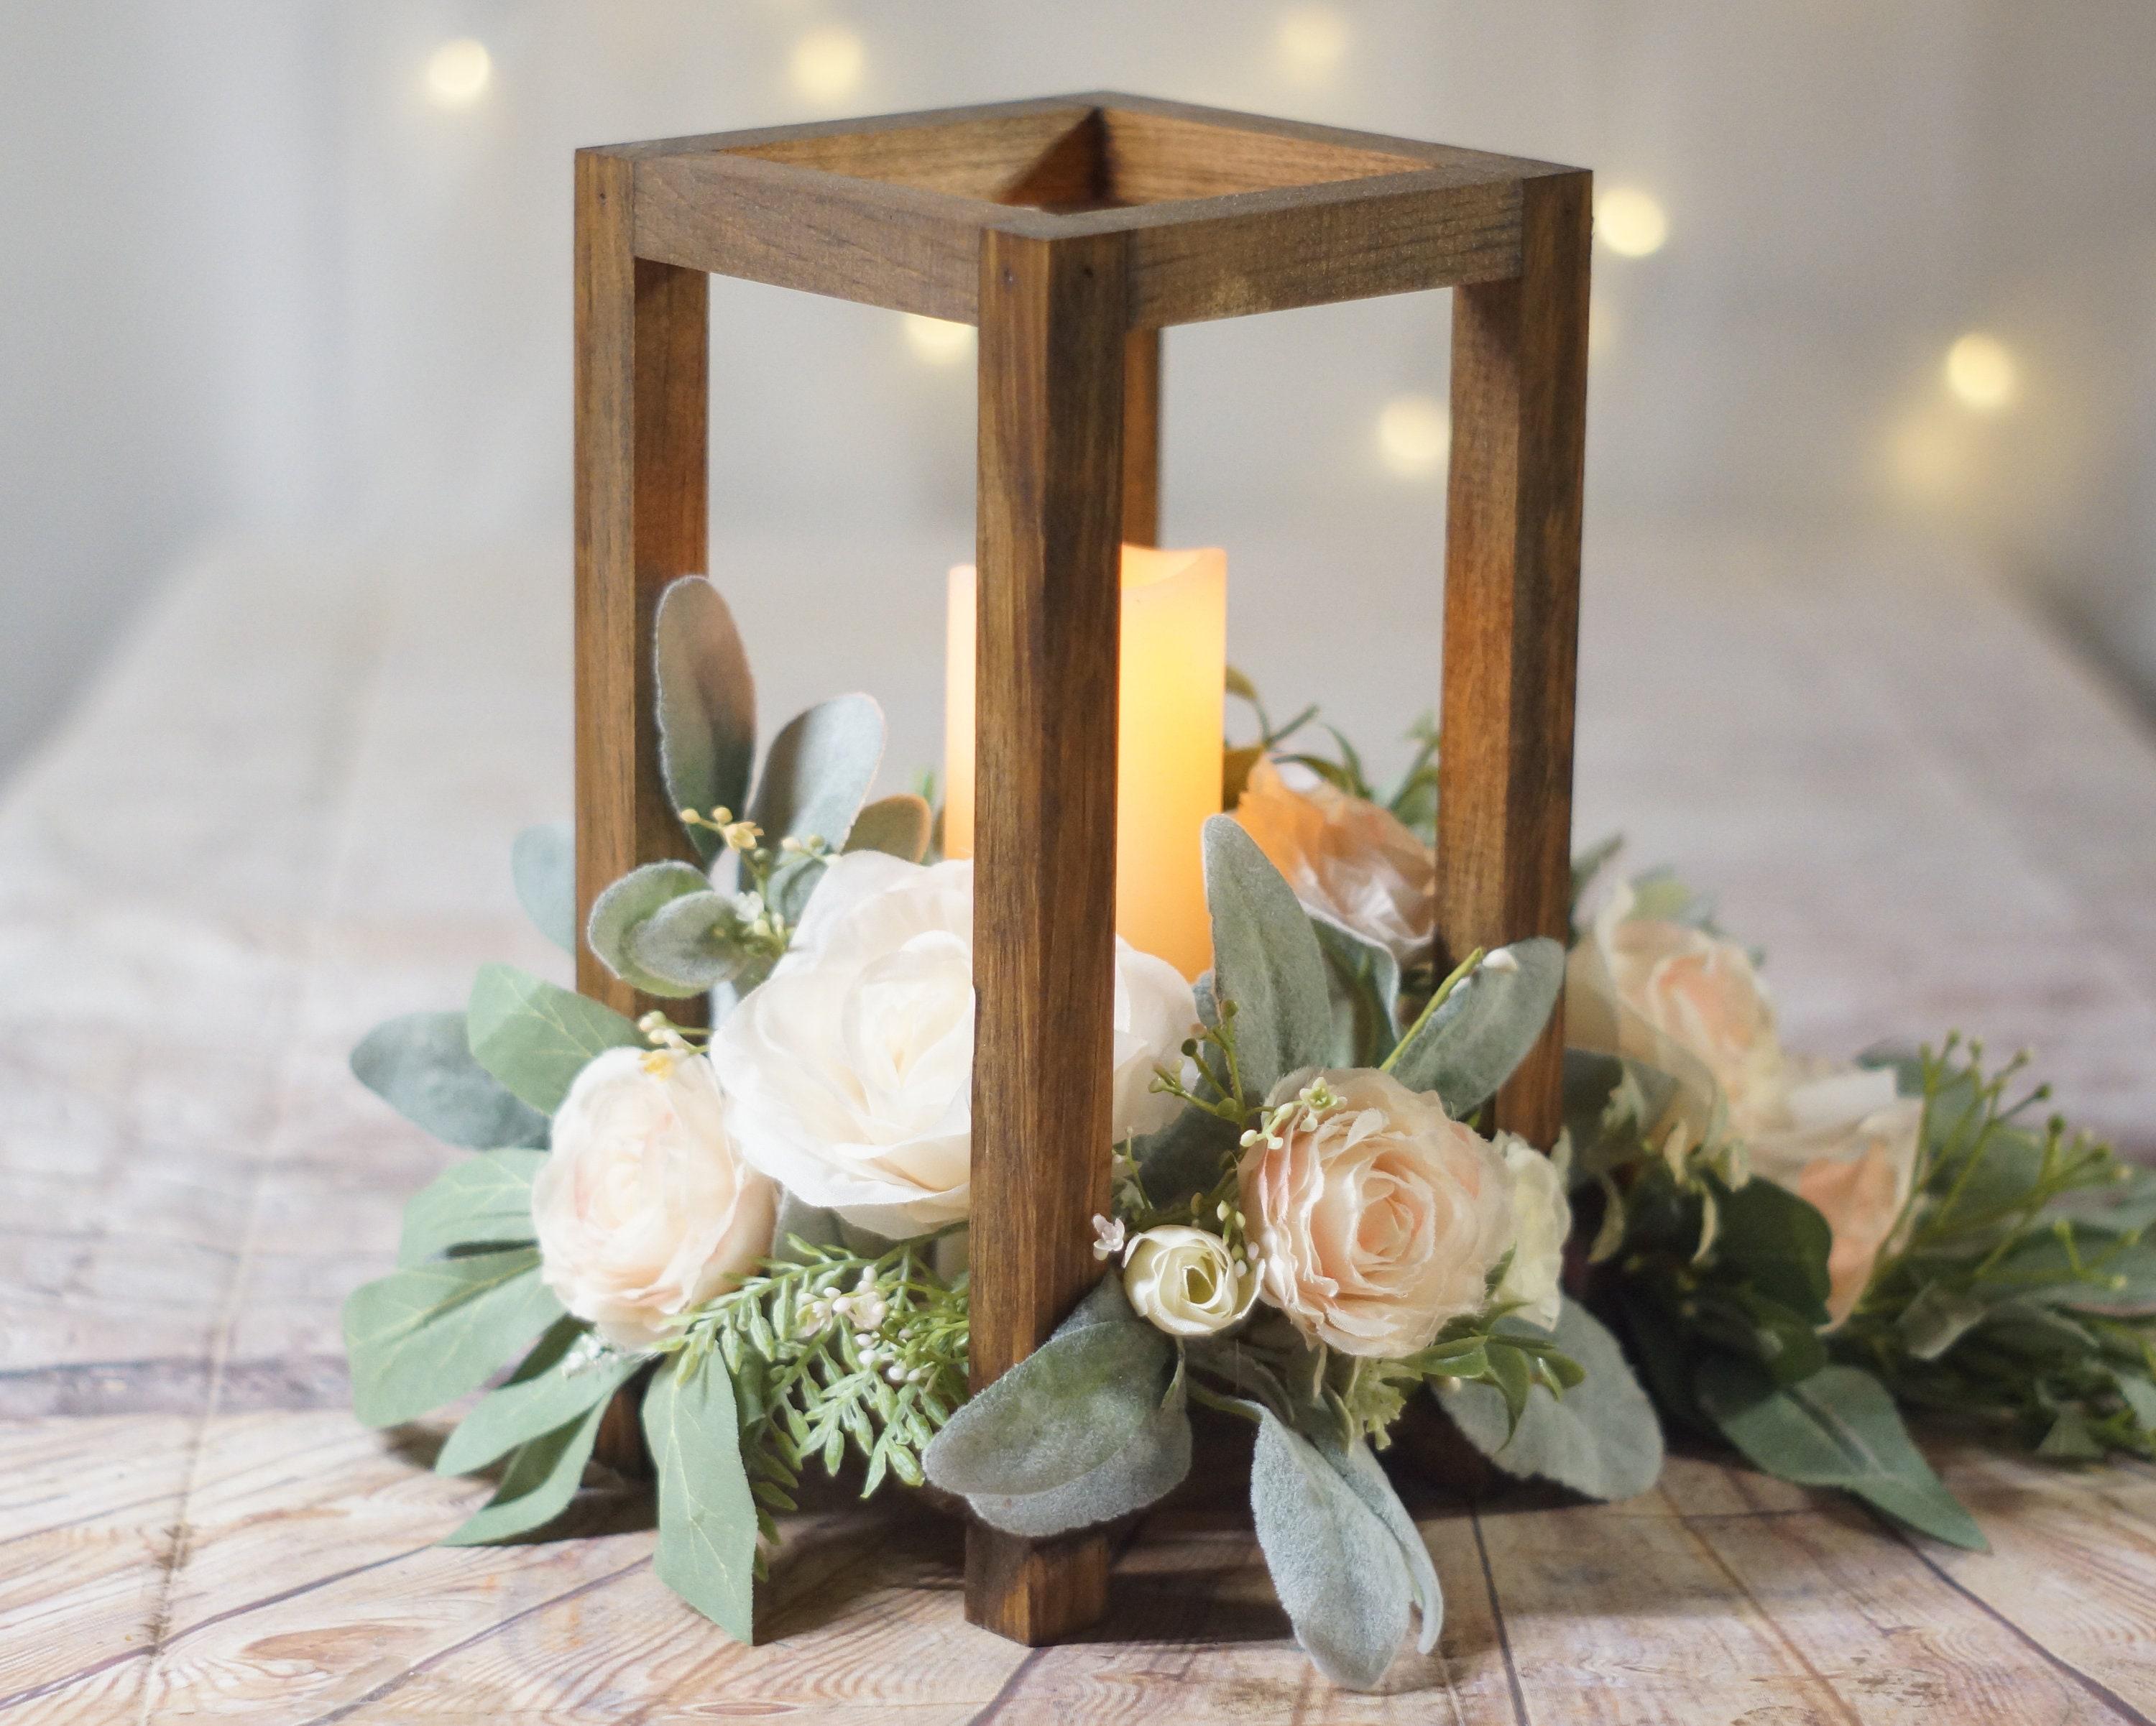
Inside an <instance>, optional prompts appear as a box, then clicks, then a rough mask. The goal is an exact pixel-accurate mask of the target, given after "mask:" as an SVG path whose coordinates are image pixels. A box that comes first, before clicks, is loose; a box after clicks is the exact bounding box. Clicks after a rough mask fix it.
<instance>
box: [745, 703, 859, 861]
mask: <svg viewBox="0 0 2156 1726" xmlns="http://www.w3.org/2000/svg"><path fill="white" fill-rule="evenodd" d="M883 735H884V733H883V709H881V708H880V707H879V706H877V705H876V704H875V701H874V700H873V699H871V698H870V697H869V696H866V695H835V696H834V697H832V699H830V700H829V701H819V702H818V703H817V704H816V705H815V706H814V707H812V708H810V709H808V711H807V712H805V713H800V714H795V715H794V716H793V719H791V720H788V721H787V724H786V726H785V728H784V729H783V730H781V731H780V732H779V734H778V736H776V737H774V738H773V739H772V740H771V750H770V752H769V753H768V754H767V755H765V756H764V758H763V777H762V780H761V781H759V782H758V783H757V788H756V800H755V802H753V803H752V804H751V805H750V809H749V817H750V819H751V820H752V821H754V822H756V824H757V826H758V827H761V828H762V830H763V839H764V843H765V844H767V845H773V846H775V845H777V844H778V842H779V841H780V840H781V839H809V838H817V839H821V840H823V841H824V843H826V844H828V845H829V846H831V847H832V848H834V849H836V848H839V847H840V846H842V845H844V843H845V842H846V837H847V835H848V834H849V833H850V832H852V831H853V826H854V818H855V816H857V815H859V814H860V808H861V800H862V799H863V798H865V797H866V796H868V792H869V787H870V786H871V785H873V784H874V783H875V776H876V769H877V768H878V767H879V766H881V765H882V761H883Z"/></svg>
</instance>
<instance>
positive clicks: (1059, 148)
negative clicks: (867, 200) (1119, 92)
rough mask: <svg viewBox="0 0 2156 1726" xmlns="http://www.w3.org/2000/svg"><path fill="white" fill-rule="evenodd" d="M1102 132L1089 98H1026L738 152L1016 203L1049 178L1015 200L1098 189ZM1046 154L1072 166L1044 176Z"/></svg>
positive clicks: (1059, 197)
mask: <svg viewBox="0 0 2156 1726" xmlns="http://www.w3.org/2000/svg"><path fill="white" fill-rule="evenodd" d="M1098 131H1099V126H1098V124H1097V121H1096V110H1094V109H1092V108H1091V107H1089V106H1087V105H1085V104H1083V103H1070V104H1067V105H1062V104H1059V105H1050V106H1042V107H1034V106H1031V105H1028V106H1026V107H1024V108H1022V109H1020V110H1019V111H1017V112H1015V113H1008V114H992V115H986V116H982V115H968V114H966V112H965V110H960V114H959V115H958V116H957V117H953V118H950V119H947V120H942V121H940V122H938V121H932V122H929V123H927V124H923V125H911V126H889V127H880V128H876V129H874V130H867V131H864V130H861V129H859V128H854V127H849V128H846V129H844V130H842V131H824V132H819V133H817V134H815V135H814V136H809V137H798V136H795V137H785V138H778V139H773V141H770V142H769V143H765V144H751V145H747V146H735V151H734V153H736V154H738V155H747V156H761V157H762V158H763V159H764V160H765V161H783V162H790V163H792V164H793V165H794V166H797V167H804V168H819V169H821V170H822V171H823V172H825V173H827V174H850V175H853V176H855V177H859V178H860V179H864V180H887V181H890V182H893V183H894V184H897V185H901V186H918V187H922V188H923V189H924V190H927V191H930V192H956V193H957V194H958V195H959V196H960V197H977V198H985V199H987V200H988V202H991V203H1003V202H1010V201H1012V195H1013V194H1014V192H1019V191H1021V190H1027V189H1033V188H1039V187H1043V186H1044V184H1045V186H1046V187H1047V188H1049V189H1050V196H1048V197H1022V198H1019V199H1018V200H1017V201H1018V202H1026V203H1034V202H1065V203H1067V202H1078V201H1080V200H1081V199H1084V198H1086V197H1091V195H1092V193H1093V190H1094V186H1095V182H1096V170H1095V168H1094V167H1093V166H1092V162H1091V160H1090V158H1097V156H1098V155H1099V145H1098V143H1097V141H1096V135H1097V133H1098ZM1074 145H1075V146H1077V147H1076V148H1075V151H1074V150H1073V149H1072V148H1071V147H1070V146H1074ZM1043 161H1060V162H1064V163H1065V164H1066V166H1065V169H1064V171H1063V172H1062V173H1060V174H1059V175H1057V176H1056V177H1054V178H1053V179H1052V180H1050V181H1047V182H1043V180H1042V177H1041V175H1040V165H1041V163H1042V162H1043Z"/></svg>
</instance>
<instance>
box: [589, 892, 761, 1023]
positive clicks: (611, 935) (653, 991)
mask: <svg viewBox="0 0 2156 1726" xmlns="http://www.w3.org/2000/svg"><path fill="white" fill-rule="evenodd" d="M683 899H695V900H697V901H699V902H700V903H704V902H708V903H709V904H710V905H711V908H712V913H713V920H715V921H716V917H717V914H719V912H720V911H721V910H722V909H723V908H724V907H725V906H726V904H727V903H728V901H726V899H724V898H723V897H722V896H721V895H720V894H716V893H713V892H712V891H711V882H710V880H709V879H708V878H706V875H705V873H704V872H703V871H702V870H701V869H699V868H695V867H694V866H693V865H691V864H689V863H675V862H667V863H645V864H644V865H643V866H642V867H641V868H634V869H631V870H630V871H629V873H627V874H626V875H624V876H623V877H622V878H620V879H619V881H616V882H614V883H613V884H612V885H611V886H609V887H608V888H607V889H606V890H605V891H604V892H603V893H602V894H599V896H598V899H594V900H593V902H592V915H591V920H590V922H589V923H588V924H586V926H585V930H584V939H585V940H588V941H589V942H590V943H591V945H592V951H593V952H594V953H596V954H597V955H598V956H599V959H600V961H601V962H602V963H603V964H604V965H605V966H606V968H607V969H608V971H612V972H613V974H614V975H615V976H618V977H619V978H620V979H621V980H622V981H624V983H627V984H628V985H629V986H630V987H631V988H633V989H640V990H642V991H644V993H645V994H646V995H657V996H663V997H665V998H666V999H669V1000H678V999H680V998H681V997H683V996H690V995H698V994H701V993H702V992H703V991H705V990H706V989H708V988H709V987H711V985H710V984H709V983H708V982H699V981H696V980H695V979H693V978H689V979H683V978H680V977H676V976H673V975H671V974H670V972H669V971H668V970H667V969H665V967H664V965H663V964H662V965H660V966H658V967H654V966H653V965H651V964H650V963H649V960H650V959H651V957H652V956H653V955H650V954H649V953H648V952H647V951H646V950H645V949H644V945H643V944H642V943H641V942H640V941H639V936H640V935H642V934H643V933H644V930H645V929H646V928H647V927H648V926H649V924H650V923H651V922H652V920H653V919H654V918H656V917H657V916H658V915H660V913H662V912H664V911H665V909H667V908H668V907H669V906H671V905H674V904H679V903H680V902H681V901H682V900H683Z"/></svg>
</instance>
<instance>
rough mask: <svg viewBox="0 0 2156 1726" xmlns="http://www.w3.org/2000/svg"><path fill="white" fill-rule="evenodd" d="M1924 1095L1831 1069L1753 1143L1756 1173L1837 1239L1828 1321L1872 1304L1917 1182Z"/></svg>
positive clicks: (1882, 1078)
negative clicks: (1876, 1277) (1872, 1291)
mask: <svg viewBox="0 0 2156 1726" xmlns="http://www.w3.org/2000/svg"><path fill="white" fill-rule="evenodd" d="M1923 1125H1924V1104H1923V1099H1922V1098H1920V1097H1903V1096H1902V1095H1900V1094H1899V1093H1898V1091H1897V1087H1896V1084H1895V1081H1894V1075H1893V1074H1892V1073H1890V1072H1887V1071H1886V1070H1884V1069H1883V1068H1843V1069H1841V1070H1839V1071H1829V1072H1827V1073H1824V1074H1820V1075H1819V1076H1817V1077H1814V1078H1809V1079H1806V1080H1805V1081H1804V1082H1803V1083H1799V1084H1796V1085H1793V1086H1792V1087H1791V1088H1790V1089H1789V1095H1788V1098H1787V1099H1786V1101H1785V1104H1784V1109H1783V1110H1782V1119H1781V1121H1780V1122H1779V1124H1777V1125H1776V1126H1775V1127H1774V1128H1772V1129H1769V1130H1767V1131H1764V1132H1761V1133H1758V1134H1755V1135H1754V1136H1753V1139H1752V1140H1751V1144H1750V1147H1749V1148H1750V1153H1751V1164H1752V1173H1753V1175H1754V1176H1755V1177H1756V1178H1758V1179H1761V1180H1765V1181H1773V1182H1774V1185H1775V1186H1780V1187H1785V1188H1787V1189H1788V1190H1789V1191H1791V1192H1793V1193H1794V1194H1796V1196H1798V1197H1799V1198H1800V1199H1802V1200H1804V1201H1805V1202H1806V1203H1807V1204H1809V1205H1810V1206H1812V1207H1813V1208H1814V1209H1815V1210H1816V1211H1818V1212H1819V1213H1820V1215H1821V1216H1824V1217H1825V1218H1826V1221H1827V1227H1829V1228H1830V1230H1832V1231H1833V1242H1832V1245H1831V1246H1830V1248H1829V1250H1828V1253H1827V1261H1826V1273H1827V1283H1828V1291H1827V1302H1826V1309H1827V1316H1828V1319H1830V1322H1831V1323H1832V1324H1840V1323H1841V1321H1842V1320H1843V1319H1846V1318H1847V1317H1848V1316H1849V1315H1850V1314H1851V1312H1853V1311H1854V1310H1855V1309H1856V1303H1857V1302H1858V1301H1859V1300H1861V1298H1863V1295H1864V1290H1865V1288H1866V1285H1867V1284H1869V1283H1870V1282H1871V1273H1872V1271H1873V1269H1874V1268H1876V1266H1877V1264H1878V1262H1879V1256H1880V1254H1881V1252H1885V1251H1886V1249H1887V1247H1889V1245H1890V1244H1891V1242H1892V1236H1893V1233H1894V1228H1895V1225H1896V1223H1897V1222H1899V1221H1900V1219H1901V1216H1902V1209H1903V1207H1904V1206H1906V1205H1907V1202H1908V1198H1909V1188H1910V1186H1911V1185H1912V1182H1913V1181H1915V1178H1916V1169H1917V1150H1918V1149H1919V1148H1920V1145H1921V1141H1922V1135H1923Z"/></svg>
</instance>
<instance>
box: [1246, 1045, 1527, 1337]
mask: <svg viewBox="0 0 2156 1726" xmlns="http://www.w3.org/2000/svg"><path fill="white" fill-rule="evenodd" d="M1313 1083H1320V1084H1322V1087H1323V1088H1324V1093H1329V1097H1330V1099H1331V1101H1330V1104H1329V1106H1327V1107H1324V1108H1322V1109H1319V1108H1304V1109H1299V1110H1296V1112H1295V1113H1293V1114H1291V1115H1289V1116H1286V1117H1284V1118H1282V1119H1281V1120H1280V1121H1279V1122H1277V1123H1276V1127H1275V1130H1274V1134H1273V1137H1272V1139H1270V1140H1268V1139H1266V1138H1264V1137H1260V1138H1259V1139H1257V1140H1255V1141H1254V1142H1253V1143H1252V1144H1251V1145H1250V1148H1249V1149H1248V1150H1246V1151H1245V1154H1244V1156H1243V1159H1242V1161H1241V1163H1240V1165H1239V1167H1238V1170H1237V1174H1238V1176H1239V1179H1240V1185H1241V1189H1242V1204H1243V1211H1244V1215H1245V1217H1246V1218H1247V1220H1248V1224H1249V1229H1250V1236H1251V1238H1252V1239H1253V1240H1254V1241H1255V1242H1256V1245H1257V1250H1258V1253H1259V1257H1260V1267H1261V1268H1260V1276H1261V1277H1262V1278H1263V1283H1262V1287H1261V1289H1260V1295H1261V1298H1264V1299H1265V1300H1266V1301H1268V1302H1270V1303H1271V1304H1272V1305H1274V1306H1276V1307H1277V1308H1279V1309H1280V1310H1281V1312H1282V1313H1284V1314H1286V1316H1287V1318H1288V1319H1289V1321H1290V1322H1291V1324H1294V1326H1295V1327H1296V1329H1297V1330H1298V1331H1300V1332H1301V1334H1303V1335H1304V1336H1305V1337H1306V1338H1308V1339H1310V1340H1311V1341H1312V1342H1316V1343H1322V1344H1325V1345H1326V1346H1327V1347H1328V1348H1333V1349H1337V1350H1340V1351H1341V1352H1342V1353H1343V1354H1347V1355H1369V1356H1373V1357H1374V1358H1377V1359H1380V1360H1391V1359H1396V1358H1398V1357H1399V1356H1401V1355H1411V1354H1413V1353H1414V1351H1415V1350H1418V1349H1421V1348H1424V1347H1427V1346H1428V1345H1429V1344H1430V1342H1431V1341H1432V1340H1433V1339H1435V1337H1436V1335H1437V1334H1438V1332H1439V1331H1440V1330H1441V1329H1444V1327H1445V1324H1446V1323H1447V1322H1448V1321H1449V1320H1450V1319H1455V1318H1458V1317H1460V1316H1461V1315H1462V1314H1468V1313H1474V1312H1477V1311H1480V1310H1481V1308H1482V1306H1483V1305H1484V1303H1485V1288H1486V1279H1487V1278H1488V1275H1489V1273H1490V1270H1491V1267H1492V1266H1493V1265H1495V1263H1496V1261H1497V1259H1498V1257H1500V1256H1501V1254H1502V1252H1504V1250H1505V1247H1506V1246H1507V1244H1508V1242H1510V1240H1511V1238H1512V1181H1511V1177H1510V1175H1508V1174H1507V1170H1506V1168H1505V1165H1504V1162H1503V1160H1502V1159H1501V1157H1500V1155H1498V1152H1497V1150H1496V1147H1495V1146H1493V1145H1491V1143H1490V1142H1489V1141H1488V1140H1486V1139H1483V1138H1481V1137H1480V1136H1479V1135H1478V1134H1476V1133H1475V1131H1474V1130H1473V1129H1471V1128H1469V1127H1466V1126H1465V1125H1463V1124H1460V1122H1458V1121H1455V1120H1452V1119H1449V1118H1448V1117H1447V1116H1446V1114H1445V1109H1444V1106H1443V1105H1442V1104H1440V1102H1439V1101H1438V1099H1437V1098H1436V1096H1435V1094H1421V1093H1416V1092H1414V1091H1410V1090H1409V1089H1408V1088H1407V1087H1406V1086H1405V1085H1403V1084H1402V1083H1400V1082H1399V1080H1398V1079H1396V1078H1393V1077H1392V1076H1391V1075H1390V1074H1389V1073H1377V1072H1373V1071H1369V1070H1367V1069H1358V1070H1355V1071H1351V1072H1323V1071H1318V1070H1317V1069H1313V1068H1306V1069H1305V1070H1303V1071H1302V1072H1300V1073H1291V1074H1290V1075H1289V1076H1288V1077H1287V1078H1284V1079H1282V1080H1281V1082H1280V1083H1279V1084H1278V1085H1277V1086H1276V1087H1275V1088H1274V1089H1273V1093H1272V1096H1271V1098H1270V1103H1271V1104H1274V1105H1278V1104H1284V1103H1288V1102H1291V1100H1292V1099H1295V1098H1296V1097H1297V1096H1298V1095H1300V1094H1301V1093H1303V1092H1304V1091H1305V1089H1306V1088H1307V1087H1310V1086H1311V1085H1312V1084H1313Z"/></svg>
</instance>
